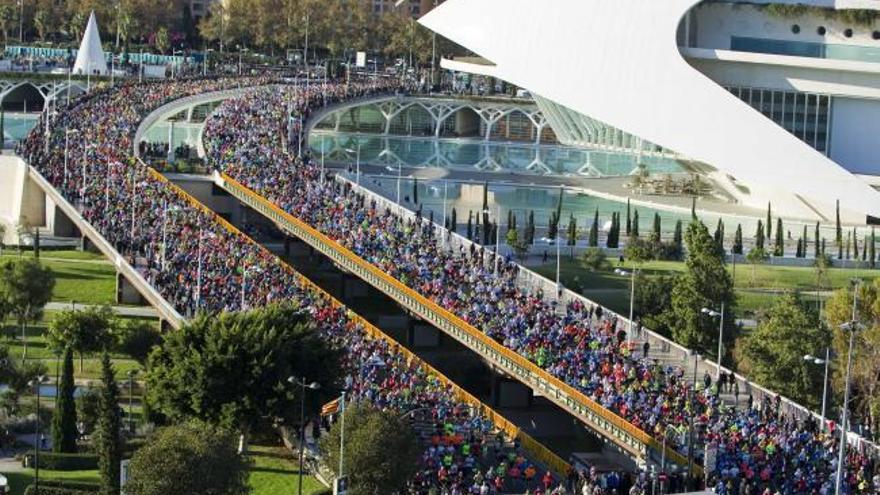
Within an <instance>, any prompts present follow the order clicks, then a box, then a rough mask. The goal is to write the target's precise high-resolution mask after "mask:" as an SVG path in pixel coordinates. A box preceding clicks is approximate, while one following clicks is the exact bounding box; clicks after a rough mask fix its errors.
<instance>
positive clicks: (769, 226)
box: [764, 202, 773, 242]
mask: <svg viewBox="0 0 880 495" xmlns="http://www.w3.org/2000/svg"><path fill="white" fill-rule="evenodd" d="M770 213H771V212H770V203H769V202H768V203H767V221H766V222H765V223H764V228H765V229H767V232H766V233H765V234H766V238H767V242H770V239H772V238H773V218H772V217H771V215H770Z"/></svg>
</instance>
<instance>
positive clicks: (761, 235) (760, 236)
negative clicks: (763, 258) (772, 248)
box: [755, 220, 764, 250]
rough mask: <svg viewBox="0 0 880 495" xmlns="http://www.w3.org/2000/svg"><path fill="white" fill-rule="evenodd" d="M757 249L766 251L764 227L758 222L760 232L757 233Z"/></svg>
mask: <svg viewBox="0 0 880 495" xmlns="http://www.w3.org/2000/svg"><path fill="white" fill-rule="evenodd" d="M755 248H756V249H762V250H763V249H764V225H763V224H762V223H761V221H760V220H758V230H756V231H755Z"/></svg>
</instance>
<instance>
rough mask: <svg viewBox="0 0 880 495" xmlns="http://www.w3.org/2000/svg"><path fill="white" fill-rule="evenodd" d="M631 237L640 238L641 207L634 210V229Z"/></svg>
mask: <svg viewBox="0 0 880 495" xmlns="http://www.w3.org/2000/svg"><path fill="white" fill-rule="evenodd" d="M629 234H630V237H633V238H638V237H639V209H638V208H636V209H635V211H634V212H633V218H632V230H631V231H630V233H629Z"/></svg>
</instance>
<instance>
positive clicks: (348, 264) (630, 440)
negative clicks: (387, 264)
mask: <svg viewBox="0 0 880 495" xmlns="http://www.w3.org/2000/svg"><path fill="white" fill-rule="evenodd" d="M215 181H216V182H217V184H218V185H219V186H220V187H222V188H223V189H225V190H226V191H227V192H229V193H230V194H232V195H233V196H234V197H236V198H237V199H239V200H240V201H242V202H243V203H245V204H246V205H248V206H250V207H251V208H253V209H254V210H256V211H257V212H259V213H261V214H263V215H264V216H266V217H267V218H268V219H270V220H272V221H274V222H275V223H276V224H278V225H279V226H280V227H281V228H282V229H283V230H286V231H288V232H290V233H292V234H293V235H295V236H296V237H298V238H300V239H302V240H303V241H305V242H306V243H308V244H309V245H310V246H312V247H313V248H314V249H316V250H317V251H319V252H321V253H323V254H324V255H326V256H328V257H329V258H330V259H332V260H333V261H334V262H335V263H336V264H338V265H339V266H341V267H342V268H344V269H346V270H348V271H350V272H352V273H354V274H355V275H357V276H358V277H360V278H361V279H362V280H364V281H366V282H367V283H369V284H370V285H372V286H374V287H375V288H377V289H379V290H380V291H382V292H384V293H385V294H387V295H388V296H390V297H391V298H392V299H394V300H395V301H397V302H398V303H400V304H401V305H403V306H404V307H405V308H407V309H408V310H410V311H412V312H413V313H415V314H417V315H418V316H419V317H421V318H423V319H425V320H426V321H429V322H431V323H432V324H433V325H434V326H436V327H437V328H439V329H440V330H442V331H443V332H444V333H446V334H448V335H450V336H452V337H453V338H455V339H456V340H458V341H459V342H461V343H462V344H464V345H465V346H467V347H468V348H470V349H471V350H473V351H475V352H477V353H479V354H480V355H481V356H483V357H484V358H486V359H487V360H489V362H491V363H493V364H494V365H496V366H498V367H499V368H501V369H503V370H504V371H505V372H507V373H509V374H510V375H511V376H513V377H514V378H516V379H518V380H519V381H521V382H523V383H524V384H527V385H529V386H530V387H532V388H533V389H534V390H537V391H539V392H540V393H541V394H542V395H544V396H546V397H547V398H548V399H550V400H551V401H553V402H554V403H555V404H557V405H558V406H560V407H562V408H563V409H565V410H566V411H568V412H570V413H571V414H573V415H574V416H576V417H578V418H579V419H580V420H581V421H583V422H584V423H585V424H587V425H588V426H590V427H591V428H592V429H593V430H595V431H597V432H598V433H600V434H602V435H603V436H605V437H606V438H608V439H610V440H611V441H612V442H613V443H614V444H616V445H617V446H618V447H619V448H621V449H622V450H624V451H626V452H627V453H629V454H630V455H631V456H633V458H635V459H636V460H639V461H641V462H647V461H648V456H649V451H655V452H661V451H662V450H664V446H663V445H661V444H660V442H658V441H657V440H656V439H654V438H653V437H652V436H651V435H649V434H648V433H646V432H644V431H643V430H641V429H639V428H637V427H636V426H634V425H632V424H631V423H629V422H628V421H626V420H625V419H623V418H621V417H620V416H618V415H617V414H615V413H614V412H612V411H610V410H608V409H606V408H605V407H603V406H602V405H600V404H598V403H597V402H595V401H594V400H592V399H590V398H589V397H587V396H586V395H585V394H584V393H582V392H580V391H579V390H577V389H575V388H574V387H572V386H571V385H569V384H567V383H565V382H563V381H562V380H560V379H559V378H557V377H555V376H552V375H551V374H549V373H548V372H547V371H546V370H544V369H542V368H540V367H539V366H538V365H536V364H535V363H532V362H531V361H529V360H528V359H526V358H525V357H523V356H521V355H519V354H517V353H516V352H514V351H512V350H510V349H508V348H506V347H504V346H503V345H501V344H499V343H498V342H496V341H495V340H493V339H491V338H489V337H487V336H486V335H485V334H484V333H483V332H481V331H480V330H478V329H477V328H475V327H474V326H473V325H471V324H469V323H467V322H466V321H464V320H463V319H461V318H460V317H459V316H457V315H455V314H453V313H452V312H450V311H449V310H447V309H445V308H443V307H441V306H440V305H438V304H437V303H435V302H434V301H431V300H429V299H428V298H426V297H425V296H423V295H421V294H419V293H418V292H416V291H415V290H413V289H411V288H410V287H407V286H406V285H404V284H403V283H402V282H400V281H399V280H397V279H395V278H394V277H392V276H391V275H388V274H387V273H385V272H383V271H382V270H380V269H379V268H377V267H376V266H374V265H373V264H371V263H369V262H368V261H366V260H364V259H362V258H361V257H359V256H357V255H355V254H354V253H353V252H351V251H350V250H349V249H347V248H345V247H344V246H342V245H340V244H339V243H337V242H335V241H334V240H332V239H330V238H329V237H327V236H326V235H324V234H322V233H321V232H319V231H318V230H316V229H315V228H313V227H312V226H310V225H308V224H307V223H305V222H303V221H302V220H300V219H298V218H296V217H294V216H293V215H291V214H290V213H287V212H286V211H284V210H282V209H281V208H279V207H278V206H276V205H275V204H273V203H272V202H270V201H269V200H267V199H266V198H264V197H262V196H261V195H259V194H257V193H256V192H254V191H252V190H250V189H249V188H247V187H245V186H244V185H242V184H241V183H239V182H238V181H236V180H235V179H233V178H232V177H230V176H228V175H226V174H225V173H219V174H215ZM665 451H666V452H665V454H666V458H667V459H668V460H669V461H670V462H672V463H675V464H678V465H679V466H687V465H688V462H687V459H686V457H685V456H683V455H681V454H680V453H679V452H677V451H676V450H674V449H673V448H671V447H668V446H666V447H665ZM693 474H694V475H695V476H702V468H701V467H700V466H698V465H696V464H694V472H693Z"/></svg>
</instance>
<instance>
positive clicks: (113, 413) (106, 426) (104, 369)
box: [94, 351, 122, 495]
mask: <svg viewBox="0 0 880 495" xmlns="http://www.w3.org/2000/svg"><path fill="white" fill-rule="evenodd" d="M121 413H122V411H121V410H120V409H119V388H118V386H117V385H116V376H115V374H114V371H113V365H112V364H111V363H110V355H109V354H107V352H106V351H105V352H104V354H103V355H102V356H101V397H100V401H99V402H98V424H97V427H96V430H95V437H96V438H95V440H94V442H95V450H96V451H97V453H98V471H99V474H100V476H101V486H102V489H103V493H104V494H106V495H118V493H119V462H120V461H121V460H122V444H121V441H120V438H119V432H120V426H121V424H122V417H121Z"/></svg>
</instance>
